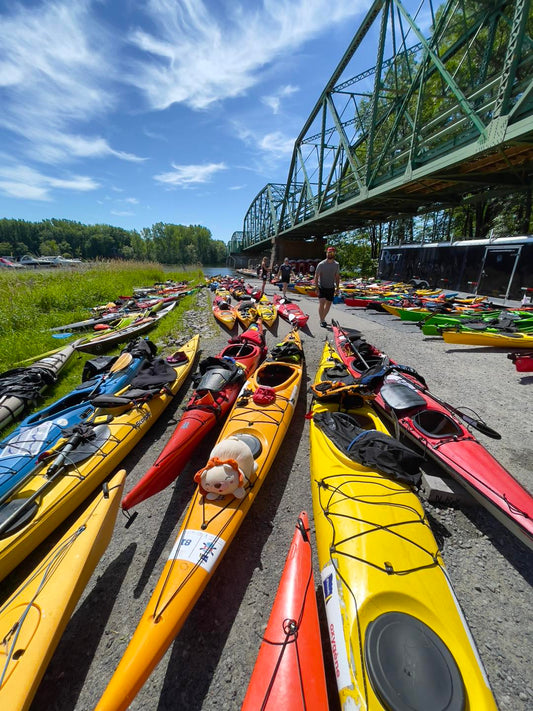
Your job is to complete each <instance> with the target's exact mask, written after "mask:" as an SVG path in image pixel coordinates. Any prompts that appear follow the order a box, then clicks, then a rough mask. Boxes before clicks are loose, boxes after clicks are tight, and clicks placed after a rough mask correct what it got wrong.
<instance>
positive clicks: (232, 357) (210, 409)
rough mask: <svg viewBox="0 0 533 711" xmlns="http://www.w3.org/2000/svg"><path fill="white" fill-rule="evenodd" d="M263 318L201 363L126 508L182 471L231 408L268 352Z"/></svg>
mask: <svg viewBox="0 0 533 711" xmlns="http://www.w3.org/2000/svg"><path fill="white" fill-rule="evenodd" d="M266 350H267V349H266V347H265V335H264V330H263V324H262V322H261V321H258V322H257V323H254V324H252V325H251V326H250V328H249V329H248V330H247V331H244V333H241V335H240V336H239V337H238V338H235V339H232V340H231V341H229V345H227V346H226V347H225V348H223V349H222V351H221V352H220V353H219V354H218V355H216V356H214V357H210V358H206V359H205V360H203V361H202V362H201V363H200V367H199V373H198V374H197V375H196V378H195V383H194V384H195V390H194V393H193V395H192V397H191V399H190V400H189V402H188V403H187V407H186V409H185V412H184V413H183V415H182V417H181V419H180V421H179V422H178V424H177V425H176V429H175V430H174V432H173V434H172V436H171V437H170V439H169V441H168V442H167V444H166V446H165V448H164V449H163V451H162V452H161V454H160V455H159V457H158V458H157V460H156V461H155V463H154V464H153V465H152V466H151V467H150V469H149V470H148V471H147V472H146V474H145V475H144V476H143V478H142V479H141V480H140V481H139V482H138V483H137V484H136V485H135V486H134V487H133V489H132V490H131V491H130V492H128V493H127V494H126V496H125V497H124V499H123V500H122V508H123V509H124V510H128V509H131V508H132V507H133V506H135V505H136V504H139V503H140V502H141V501H144V500H145V499H148V498H149V497H150V496H153V495H154V494H157V493H159V492H160V491H162V490H163V489H164V488H165V487H167V486H168V485H169V484H171V483H172V482H173V481H174V479H176V477H177V476H178V475H179V474H180V473H181V471H182V469H183V467H184V466H185V465H186V464H187V462H188V460H189V458H190V456H191V455H192V453H193V452H194V450H195V449H196V447H197V446H198V444H199V443H200V442H201V441H202V439H203V438H204V437H205V436H206V434H207V433H208V432H209V431H210V430H212V429H213V427H214V426H215V425H216V423H217V422H221V421H222V420H223V419H224V418H225V416H226V415H227V413H228V412H229V411H230V409H231V407H232V406H233V403H234V402H235V400H236V399H237V395H238V394H239V391H240V389H241V386H242V384H243V382H244V381H245V380H246V379H247V378H248V376H249V375H251V374H252V373H253V371H254V370H255V369H256V368H257V366H258V365H259V363H260V362H261V361H262V360H263V358H264V357H265V355H266Z"/></svg>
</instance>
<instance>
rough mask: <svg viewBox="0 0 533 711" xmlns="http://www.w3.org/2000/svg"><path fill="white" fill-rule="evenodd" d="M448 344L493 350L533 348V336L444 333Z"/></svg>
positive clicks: (521, 334) (484, 332)
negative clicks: (490, 348) (483, 347)
mask: <svg viewBox="0 0 533 711" xmlns="http://www.w3.org/2000/svg"><path fill="white" fill-rule="evenodd" d="M442 337H443V338H444V340H445V341H446V343H454V344H461V345H466V346H490V347H493V348H533V335H532V334H529V333H519V332H517V333H515V334H513V335H509V334H506V335H504V334H502V333H487V332H486V331H443V332H442Z"/></svg>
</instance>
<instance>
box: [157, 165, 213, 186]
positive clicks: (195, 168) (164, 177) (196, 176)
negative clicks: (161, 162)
mask: <svg viewBox="0 0 533 711" xmlns="http://www.w3.org/2000/svg"><path fill="white" fill-rule="evenodd" d="M172 168H173V170H171V171H169V172H168V173H160V174H159V175H154V180H157V181H158V182H159V183H163V184H165V185H168V186H170V187H175V188H179V187H189V186H191V185H199V184H202V183H208V182H210V180H211V178H212V177H213V176H214V175H215V174H216V173H219V172H220V171H221V170H226V166H225V165H224V163H208V164H207V165H176V164H174V163H172Z"/></svg>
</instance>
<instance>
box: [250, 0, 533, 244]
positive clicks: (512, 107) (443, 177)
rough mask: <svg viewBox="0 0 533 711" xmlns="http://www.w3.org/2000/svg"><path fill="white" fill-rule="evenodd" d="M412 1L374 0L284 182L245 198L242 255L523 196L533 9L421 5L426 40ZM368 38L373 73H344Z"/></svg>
mask: <svg viewBox="0 0 533 711" xmlns="http://www.w3.org/2000/svg"><path fill="white" fill-rule="evenodd" d="M409 4H410V0H374V2H373V3H372V6H371V8H370V10H369V11H368V14H367V16H366V18H365V20H364V21H363V23H362V25H361V27H360V28H359V30H358V31H357V33H356V35H355V37H354V39H353V40H352V43H351V45H350V47H349V48H348V49H347V51H346V52H345V54H344V56H343V58H342V59H341V61H340V63H339V65H338V67H337V69H336V70H335V72H334V73H333V75H332V77H331V78H330V80H329V81H328V83H327V85H326V87H325V89H324V91H323V92H322V95H321V97H320V98H319V100H318V102H317V104H316V105H315V108H314V109H313V111H312V113H311V115H310V116H309V118H308V120H307V121H306V123H305V125H304V127H303V129H302V131H301V133H300V135H299V137H298V138H297V140H296V142H295V147H294V151H293V155H292V160H291V165H290V168H289V173H288V179H287V181H286V184H272V183H271V184H269V185H267V186H266V187H265V188H264V189H263V191H261V193H259V195H257V197H256V198H255V200H254V201H253V202H252V204H251V206H250V208H249V210H248V212H247V214H246V216H245V219H244V229H243V242H242V247H243V249H245V250H253V251H257V250H258V249H263V250H264V249H267V248H268V245H269V244H272V243H273V241H276V240H278V239H279V238H283V239H285V240H303V239H308V240H309V239H311V238H313V237H314V238H319V237H323V236H326V235H333V234H336V233H339V232H342V231H347V230H350V229H355V228H358V227H363V226H365V225H368V224H369V223H371V222H388V221H391V220H394V219H398V218H399V217H412V216H415V215H420V214H424V213H428V212H434V211H439V210H442V209H445V208H450V207H454V206H457V205H460V204H462V203H463V202H465V201H469V202H471V201H476V200H480V199H487V198H489V197H495V196H501V195H504V194H508V193H511V192H519V191H520V190H525V189H527V188H530V187H531V184H532V180H533V36H532V35H533V31H532V30H533V18H532V17H531V0H493V2H491V3H483V2H479V3H476V2H472V1H471V0H445V1H444V2H440V0H420V2H418V0H417V2H414V3H413V8H414V12H418V11H417V10H416V7H419V8H420V6H423V8H422V9H423V10H425V11H426V14H427V15H429V16H431V17H432V18H433V22H432V28H431V31H432V34H431V36H429V37H428V36H427V32H426V33H424V32H423V31H422V30H421V29H420V27H419V24H418V20H417V15H416V14H414V15H410V14H409V13H408V11H407V9H406V7H407V5H409ZM482 10H483V11H482ZM419 17H420V16H419ZM378 20H380V23H379V28H376V29H375V31H374V32H370V29H371V28H372V26H373V25H374V24H378ZM376 36H377V41H376ZM407 38H409V43H407ZM365 42H369V43H370V46H371V47H372V48H374V49H373V51H374V52H375V47H376V45H377V59H376V65H375V66H374V67H372V68H371V69H369V70H367V71H365V72H362V73H360V74H358V75H356V76H355V77H354V76H353V75H348V78H347V72H348V70H349V67H350V64H351V62H352V59H354V64H355V60H356V59H357V56H356V53H357V51H358V50H360V49H361V48H362V47H364V44H365ZM366 56H367V55H366Z"/></svg>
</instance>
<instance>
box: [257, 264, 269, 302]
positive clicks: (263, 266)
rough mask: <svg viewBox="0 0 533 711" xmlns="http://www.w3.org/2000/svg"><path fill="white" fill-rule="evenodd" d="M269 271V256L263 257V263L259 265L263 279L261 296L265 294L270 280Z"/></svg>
mask: <svg viewBox="0 0 533 711" xmlns="http://www.w3.org/2000/svg"><path fill="white" fill-rule="evenodd" d="M268 272H269V269H268V257H263V259H262V260H261V265H260V267H259V278H260V279H261V281H262V285H261V296H263V294H264V293H265V286H266V283H267V281H268Z"/></svg>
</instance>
